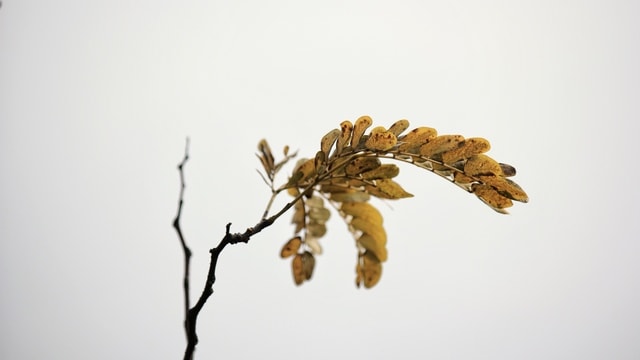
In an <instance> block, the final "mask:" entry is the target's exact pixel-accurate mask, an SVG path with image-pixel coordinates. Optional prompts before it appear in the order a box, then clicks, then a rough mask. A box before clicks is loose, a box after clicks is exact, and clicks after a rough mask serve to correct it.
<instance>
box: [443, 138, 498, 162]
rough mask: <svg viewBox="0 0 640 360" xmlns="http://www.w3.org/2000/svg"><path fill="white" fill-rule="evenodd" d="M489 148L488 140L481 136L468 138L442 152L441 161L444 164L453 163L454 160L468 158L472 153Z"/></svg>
mask: <svg viewBox="0 0 640 360" xmlns="http://www.w3.org/2000/svg"><path fill="white" fill-rule="evenodd" d="M489 149H491V145H490V144H489V141H487V140H486V139H483V138H469V139H466V140H464V142H462V144H461V145H460V146H458V147H457V148H455V149H453V150H449V151H447V152H445V153H443V154H442V161H443V162H444V163H446V164H453V163H454V162H456V161H460V160H463V159H468V158H470V157H471V156H473V155H478V154H482V153H485V152H487V151H489Z"/></svg>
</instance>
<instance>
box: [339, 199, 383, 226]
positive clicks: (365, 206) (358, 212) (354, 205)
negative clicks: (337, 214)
mask: <svg viewBox="0 0 640 360" xmlns="http://www.w3.org/2000/svg"><path fill="white" fill-rule="evenodd" d="M340 210H341V211H343V212H344V213H345V214H346V215H351V216H353V217H354V218H361V219H364V220H366V221H368V222H370V223H373V224H378V225H382V220H383V218H382V215H381V214H380V212H379V211H378V209H376V208H375V207H374V206H373V205H371V204H369V203H367V202H345V203H342V206H341V207H340Z"/></svg>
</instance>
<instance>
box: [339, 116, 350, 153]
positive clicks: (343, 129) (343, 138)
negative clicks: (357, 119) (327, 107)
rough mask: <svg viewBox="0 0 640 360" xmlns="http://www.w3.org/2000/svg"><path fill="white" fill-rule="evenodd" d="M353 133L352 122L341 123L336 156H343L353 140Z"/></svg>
mask: <svg viewBox="0 0 640 360" xmlns="http://www.w3.org/2000/svg"><path fill="white" fill-rule="evenodd" d="M352 131H353V124H351V121H349V120H345V121H343V122H342V123H340V137H339V138H338V141H336V152H335V153H336V154H341V153H342V150H343V149H344V148H345V146H346V145H347V143H348V142H349V140H350V139H351V133H352Z"/></svg>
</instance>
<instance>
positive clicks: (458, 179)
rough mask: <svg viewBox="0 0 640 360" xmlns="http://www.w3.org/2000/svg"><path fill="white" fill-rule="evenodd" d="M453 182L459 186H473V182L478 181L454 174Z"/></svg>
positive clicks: (461, 174) (459, 173) (462, 174)
mask: <svg viewBox="0 0 640 360" xmlns="http://www.w3.org/2000/svg"><path fill="white" fill-rule="evenodd" d="M453 181H454V182H455V183H457V184H471V183H472V182H474V181H476V179H474V178H472V177H469V176H467V175H465V174H464V173H461V172H454V173H453Z"/></svg>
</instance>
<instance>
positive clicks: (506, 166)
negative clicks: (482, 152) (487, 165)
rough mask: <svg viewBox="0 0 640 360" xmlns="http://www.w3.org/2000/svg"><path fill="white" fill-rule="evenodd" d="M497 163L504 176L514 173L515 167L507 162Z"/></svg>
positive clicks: (513, 174)
mask: <svg viewBox="0 0 640 360" xmlns="http://www.w3.org/2000/svg"><path fill="white" fill-rule="evenodd" d="M499 164H500V168H501V169H502V173H503V174H504V176H506V177H511V176H515V175H516V168H514V167H513V166H511V165H509V164H503V163H499Z"/></svg>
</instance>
